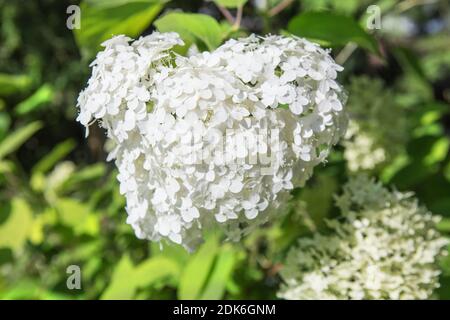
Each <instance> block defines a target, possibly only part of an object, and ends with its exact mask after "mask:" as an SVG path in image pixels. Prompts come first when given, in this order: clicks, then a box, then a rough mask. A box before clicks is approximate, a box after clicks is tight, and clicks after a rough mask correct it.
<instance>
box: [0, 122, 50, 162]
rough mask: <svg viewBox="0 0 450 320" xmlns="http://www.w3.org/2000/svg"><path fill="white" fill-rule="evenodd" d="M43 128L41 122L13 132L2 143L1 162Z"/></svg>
mask: <svg viewBox="0 0 450 320" xmlns="http://www.w3.org/2000/svg"><path fill="white" fill-rule="evenodd" d="M41 128H42V124H41V122H40V121H35V122H32V123H30V124H28V125H26V126H24V127H22V128H20V129H17V130H16V131H14V132H12V133H11V134H10V135H8V136H7V137H6V138H4V139H3V140H2V141H0V160H1V159H2V158H4V157H5V156H7V155H8V154H10V153H12V152H14V151H16V150H17V149H18V148H19V147H20V146H21V145H22V144H23V143H24V142H25V141H27V140H28V139H29V138H30V137H31V136H32V135H33V134H35V133H36V131H38V130H39V129H41Z"/></svg>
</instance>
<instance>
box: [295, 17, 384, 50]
mask: <svg viewBox="0 0 450 320" xmlns="http://www.w3.org/2000/svg"><path fill="white" fill-rule="evenodd" d="M288 31H289V32H291V33H292V34H294V35H297V36H300V37H305V38H309V39H312V40H319V41H325V42H327V43H328V44H329V45H332V46H334V45H345V44H347V43H349V42H353V43H356V44H357V45H359V46H360V47H362V48H365V49H367V50H369V51H371V52H372V53H375V54H379V50H378V45H377V42H376V40H375V39H374V38H373V37H372V36H371V35H370V34H368V33H367V32H366V31H364V29H363V28H362V27H361V26H360V25H359V24H358V23H357V22H356V21H355V20H353V19H352V18H351V17H348V16H344V15H340V14H335V13H331V12H305V13H301V14H299V15H297V16H296V17H294V18H293V19H292V20H291V21H290V22H289V25H288Z"/></svg>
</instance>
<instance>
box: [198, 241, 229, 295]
mask: <svg viewBox="0 0 450 320" xmlns="http://www.w3.org/2000/svg"><path fill="white" fill-rule="evenodd" d="M235 257H236V252H235V250H233V248H232V247H231V246H230V245H224V246H223V247H222V249H221V250H220V253H219V256H218V257H217V260H216V263H215V264H214V268H213V271H212V274H211V276H210V278H209V279H208V283H207V284H206V286H205V289H204V290H203V292H202V294H201V299H204V300H217V299H222V298H223V294H224V293H225V288H226V285H227V283H228V281H229V279H230V276H231V272H232V271H233V267H234V264H235Z"/></svg>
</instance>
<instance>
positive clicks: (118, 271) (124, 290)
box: [101, 255, 136, 300]
mask: <svg viewBox="0 0 450 320" xmlns="http://www.w3.org/2000/svg"><path fill="white" fill-rule="evenodd" d="M133 269H134V267H133V263H132V262H131V260H130V257H129V256H128V255H124V256H123V257H122V259H120V261H119V263H118V264H117V266H116V268H115V269H114V272H113V275H112V277H111V280H110V281H109V285H108V287H107V288H106V290H105V291H104V292H103V294H102V296H101V299H103V300H122V299H123V300H126V299H131V298H133V296H134V292H135V290H136V286H135V283H134V281H132V279H130V274H132V272H133Z"/></svg>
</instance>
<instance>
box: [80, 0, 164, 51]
mask: <svg viewBox="0 0 450 320" xmlns="http://www.w3.org/2000/svg"><path fill="white" fill-rule="evenodd" d="M164 2H166V1H164V0H147V1H145V0H137V1H136V0H128V1H126V0H114V1H103V0H101V1H93V0H91V1H85V2H83V3H82V4H81V7H80V8H81V12H82V16H83V18H82V19H81V27H80V29H75V38H76V40H77V43H78V45H79V46H80V48H81V49H82V50H83V53H85V54H86V55H88V56H92V55H93V54H95V53H96V51H98V50H99V48H100V44H101V43H102V42H103V41H105V40H107V39H109V38H111V36H113V35H119V34H125V35H127V36H130V37H136V36H138V35H139V34H140V33H142V31H143V30H144V29H145V28H147V27H148V25H149V24H150V23H151V22H152V20H153V19H154V18H155V17H156V16H157V15H158V13H159V12H160V11H161V9H162V8H163V3H164Z"/></svg>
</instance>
